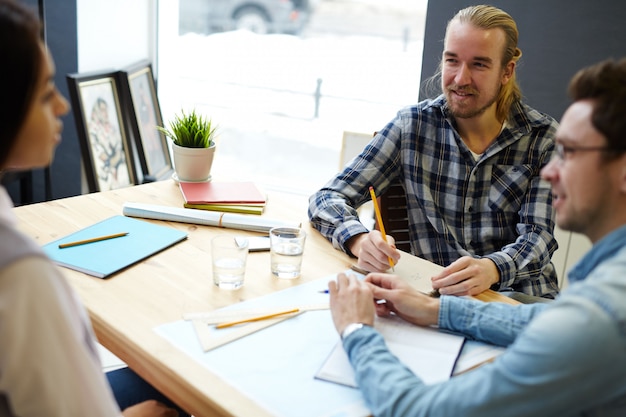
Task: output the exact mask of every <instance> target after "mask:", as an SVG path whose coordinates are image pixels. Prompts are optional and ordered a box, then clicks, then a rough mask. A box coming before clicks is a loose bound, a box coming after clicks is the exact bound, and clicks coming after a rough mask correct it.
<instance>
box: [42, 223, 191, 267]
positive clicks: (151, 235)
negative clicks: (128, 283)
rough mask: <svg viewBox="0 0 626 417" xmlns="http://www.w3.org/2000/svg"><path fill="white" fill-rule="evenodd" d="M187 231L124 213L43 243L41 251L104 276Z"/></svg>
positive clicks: (63, 263)
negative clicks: (68, 245) (125, 233)
mask: <svg viewBox="0 0 626 417" xmlns="http://www.w3.org/2000/svg"><path fill="white" fill-rule="evenodd" d="M122 232H128V234H127V235H126V236H122V237H118V238H115V239H108V240H102V241H98V242H93V243H88V244H84V245H78V246H73V247H69V248H59V245H60V244H63V243H68V242H75V241H80V240H85V239H91V238H94V237H98V236H104V235H110V234H114V233H122ZM186 238H187V233H185V232H182V231H180V230H177V229H174V228H172V227H168V226H164V225H158V224H154V223H150V222H147V221H145V220H138V219H134V218H131V217H125V216H113V217H110V218H108V219H106V220H103V221H101V222H99V223H96V224H94V225H91V226H89V227H86V228H84V229H81V230H79V231H77V232H75V233H72V234H70V235H68V236H65V237H63V238H61V239H58V240H55V241H54V242H50V243H48V244H46V245H44V246H43V250H44V252H45V253H46V254H47V255H48V256H49V257H50V258H51V259H52V260H53V261H54V262H55V263H56V264H58V265H60V266H63V267H66V268H70V269H74V270H76V271H80V272H84V273H86V274H89V275H93V276H95V277H98V278H106V277H108V276H110V275H112V274H114V273H116V272H118V271H120V270H122V269H124V268H126V267H128V266H130V265H133V264H135V263H137V262H139V261H141V260H143V259H145V258H147V257H149V256H151V255H154V254H155V253H157V252H160V251H162V250H164V249H166V248H168V247H170V246H172V245H174V244H175V243H178V242H180V241H182V240H184V239H186Z"/></svg>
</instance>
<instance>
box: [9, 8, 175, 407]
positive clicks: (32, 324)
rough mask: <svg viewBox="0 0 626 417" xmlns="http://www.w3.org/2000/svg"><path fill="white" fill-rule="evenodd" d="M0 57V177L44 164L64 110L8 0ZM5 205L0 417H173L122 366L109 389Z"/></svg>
mask: <svg viewBox="0 0 626 417" xmlns="http://www.w3.org/2000/svg"><path fill="white" fill-rule="evenodd" d="M0 56H1V57H2V65H0V175H2V174H4V173H5V172H6V171H11V170H28V169H33V168H41V167H45V166H48V165H49V164H50V162H51V161H52V158H53V155H54V150H55V148H56V146H57V145H58V144H59V142H60V141H61V131H62V129H63V123H62V121H61V119H60V118H61V117H62V116H63V115H65V114H66V113H67V112H68V110H69V105H68V102H67V100H66V99H65V98H64V97H63V96H62V95H61V94H60V93H59V91H58V90H57V88H56V87H55V85H54V65H53V62H52V58H51V57H50V56H49V54H48V52H47V50H46V48H45V46H44V45H43V43H42V42H41V40H40V25H39V21H38V19H37V17H36V16H35V15H34V14H33V13H32V12H31V11H30V10H28V9H26V8H25V7H24V6H22V5H20V4H19V3H18V2H16V1H12V0H0ZM12 208H13V203H12V202H11V200H10V197H9V196H8V194H7V192H6V190H5V189H4V187H0V416H2V417H13V416H20V417H35V416H37V417H41V416H54V417H71V416H76V417H84V416H91V417H95V416H98V417H104V416H106V417H114V416H120V415H123V416H125V417H132V416H135V417H138V416H156V417H173V416H176V415H178V412H177V411H176V410H175V409H173V408H170V407H168V406H166V405H164V404H163V403H162V402H160V401H161V400H162V399H163V396H162V395H160V394H159V393H158V392H157V391H155V390H154V388H152V387H150V386H149V385H148V384H147V383H145V381H143V380H141V379H140V378H139V377H138V376H137V375H135V374H134V373H132V371H130V370H129V369H128V368H124V369H122V370H121V371H120V373H119V374H116V375H114V378H116V379H118V378H119V380H120V381H122V382H123V383H124V384H125V385H118V386H117V388H116V387H115V386H113V388H114V389H113V390H112V389H111V386H112V385H113V384H109V381H107V377H106V376H105V374H104V373H103V372H102V367H101V364H100V360H99V357H98V351H97V349H96V344H95V338H94V335H93V330H92V328H91V324H90V322H89V318H88V316H87V313H86V311H85V309H84V307H83V306H82V305H81V304H80V302H79V300H78V297H77V296H76V294H75V293H74V292H73V291H72V289H71V288H70V287H69V285H68V284H67V282H66V280H65V278H64V277H63V275H62V274H61V271H60V269H58V268H57V267H56V266H55V265H54V264H53V263H52V262H51V261H50V260H49V259H48V258H47V257H46V256H45V254H44V253H43V251H42V250H41V248H40V247H39V246H38V245H37V244H36V243H35V242H34V241H32V240H31V239H29V238H27V237H26V236H24V235H23V234H21V233H20V232H19V231H18V230H17V228H16V225H15V222H16V221H15V218H14V216H13V213H12ZM129 378H130V379H129ZM112 381H113V380H112ZM114 391H115V393H114ZM118 391H119V392H120V394H122V391H124V392H123V394H124V396H125V397H126V398H125V399H124V400H121V395H119V396H118ZM146 393H148V394H147V395H146ZM152 394H154V395H152ZM148 395H149V396H148ZM159 395H160V396H159ZM131 397H134V398H132V399H130V398H131ZM146 398H154V399H152V400H148V401H143V400H144V399H146ZM116 399H117V402H116ZM129 399H130V400H129ZM156 399H158V400H159V401H157V400H156ZM135 400H136V401H135ZM124 401H135V402H133V403H130V404H125V403H124ZM165 401H166V400H165ZM118 404H119V405H118ZM131 404H135V405H132V406H130V407H128V408H125V409H124V411H123V412H121V411H120V407H127V406H128V405H131Z"/></svg>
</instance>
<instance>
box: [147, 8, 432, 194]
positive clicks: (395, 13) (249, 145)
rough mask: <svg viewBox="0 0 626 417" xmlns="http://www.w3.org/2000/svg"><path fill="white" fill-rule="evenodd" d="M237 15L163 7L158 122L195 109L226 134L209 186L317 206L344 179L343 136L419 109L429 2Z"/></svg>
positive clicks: (221, 10) (269, 10)
mask: <svg viewBox="0 0 626 417" xmlns="http://www.w3.org/2000/svg"><path fill="white" fill-rule="evenodd" d="M239 3H242V2H240V1H239V0H179V2H175V1H171V0H164V1H161V2H160V3H159V29H158V30H159V35H158V36H159V38H158V45H159V49H158V57H159V60H158V68H159V71H158V83H159V87H158V88H159V99H160V104H161V108H162V112H163V118H164V120H165V121H166V123H167V121H168V120H170V118H171V117H172V115H173V114H174V113H175V112H177V111H178V110H180V109H181V108H185V109H188V108H192V107H195V108H196V109H198V110H199V111H201V112H202V113H203V114H205V115H207V116H208V117H210V118H211V119H212V120H213V121H214V122H216V123H217V124H218V125H219V131H220V136H219V139H218V148H217V151H216V157H215V163H214V164H215V165H214V170H215V171H213V173H214V177H218V178H219V177H230V178H233V177H234V178H238V179H242V180H250V179H252V180H254V181H257V182H259V183H260V184H262V185H263V186H265V187H266V188H268V189H269V188H274V189H282V190H288V191H294V192H297V193H301V194H307V195H308V194H311V193H312V192H313V191H315V190H316V189H318V188H319V187H321V186H322V185H323V184H324V183H325V182H326V181H327V180H328V179H330V178H331V176H333V175H334V174H335V173H336V172H337V171H338V169H339V157H340V148H341V139H342V135H343V131H345V130H349V131H357V132H374V131H376V130H378V129H380V128H381V127H382V126H384V125H385V124H386V123H387V122H388V121H389V120H391V118H392V117H393V116H394V115H395V113H396V112H397V111H398V110H399V109H400V108H401V107H403V106H405V105H409V104H413V103H415V102H416V101H417V98H418V95H419V83H420V71H421V60H422V46H423V38H424V26H425V17H426V5H427V1H426V0H385V1H380V0H297V1H295V0H293V1H288V0H272V1H270V0H263V1H261V0H254V3H255V6H254V7H253V6H250V5H248V6H246V7H245V8H238V7H237V5H238V4H239ZM249 3H250V2H249V1H247V2H246V4H249Z"/></svg>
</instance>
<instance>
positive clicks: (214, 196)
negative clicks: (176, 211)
mask: <svg viewBox="0 0 626 417" xmlns="http://www.w3.org/2000/svg"><path fill="white" fill-rule="evenodd" d="M180 190H181V192H182V193H183V198H184V199H185V203H186V204H242V203H247V204H253V203H254V204H264V203H265V195H263V193H262V192H261V191H260V190H259V189H258V188H257V186H256V185H255V184H254V183H253V182H249V181H248V182H246V181H243V182H213V181H209V182H182V181H181V182H180Z"/></svg>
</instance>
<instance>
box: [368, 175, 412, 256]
mask: <svg viewBox="0 0 626 417" xmlns="http://www.w3.org/2000/svg"><path fill="white" fill-rule="evenodd" d="M378 205H379V207H380V215H381V217H382V219H383V222H384V225H385V233H386V234H388V235H390V236H393V238H394V239H395V241H396V247H397V248H398V249H400V250H402V251H405V252H409V253H410V252H411V239H410V238H409V215H408V212H407V203H406V193H405V191H404V187H403V186H402V184H400V182H399V181H398V182H395V183H393V184H392V185H391V187H390V188H389V189H387V191H386V192H385V193H384V194H382V195H380V196H378ZM376 227H377V228H378V225H377V226H376Z"/></svg>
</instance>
